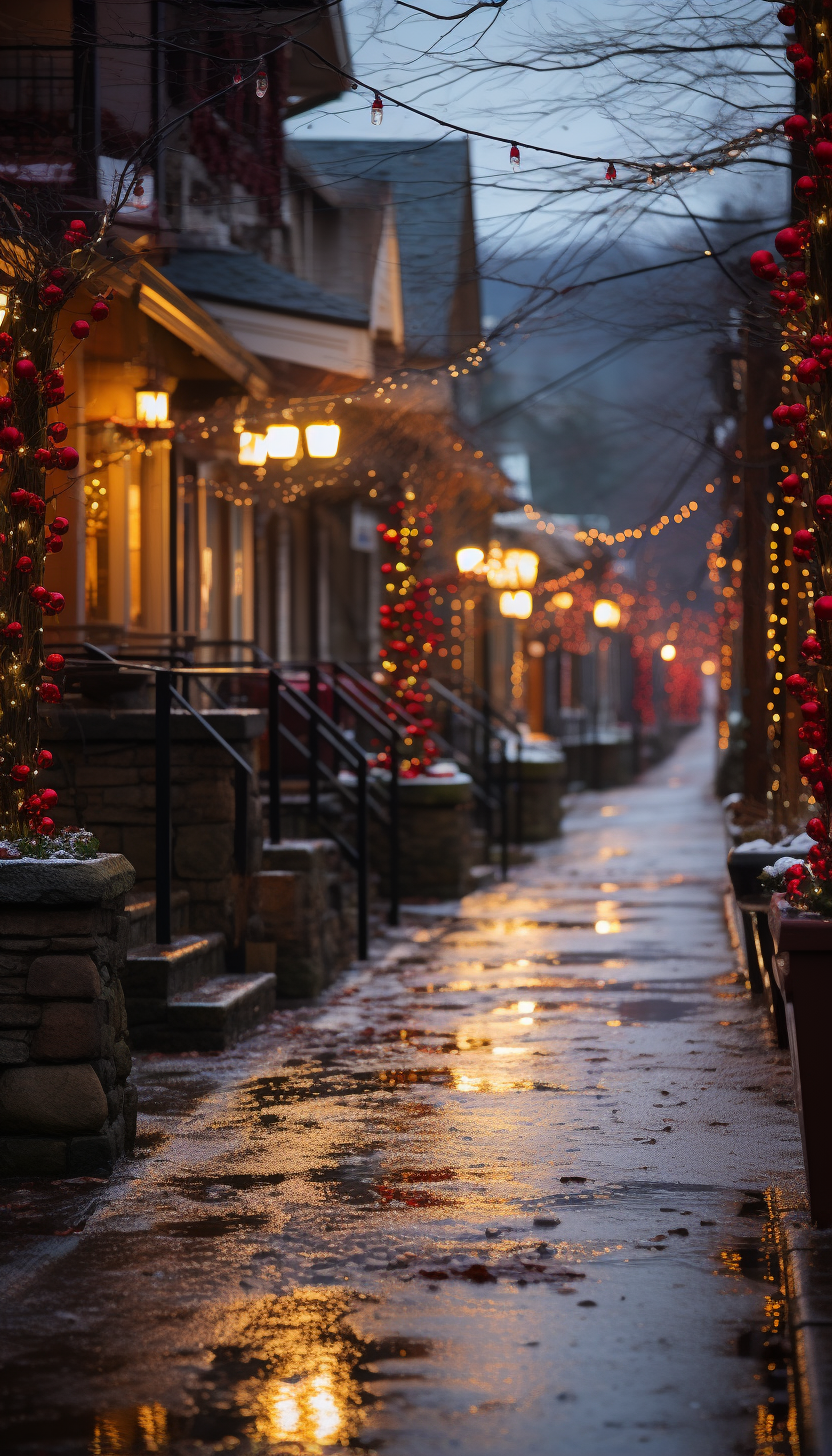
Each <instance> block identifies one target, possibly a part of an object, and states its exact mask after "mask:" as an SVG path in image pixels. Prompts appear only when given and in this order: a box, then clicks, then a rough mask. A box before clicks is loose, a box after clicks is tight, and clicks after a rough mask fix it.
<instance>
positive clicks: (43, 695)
mask: <svg viewBox="0 0 832 1456" xmlns="http://www.w3.org/2000/svg"><path fill="white" fill-rule="evenodd" d="M38 695H39V697H40V699H41V702H44V703H59V702H60V701H61V696H62V694H61V690H60V688H59V687H58V684H57V683H51V682H45V683H41V685H40V687H39V688H38Z"/></svg>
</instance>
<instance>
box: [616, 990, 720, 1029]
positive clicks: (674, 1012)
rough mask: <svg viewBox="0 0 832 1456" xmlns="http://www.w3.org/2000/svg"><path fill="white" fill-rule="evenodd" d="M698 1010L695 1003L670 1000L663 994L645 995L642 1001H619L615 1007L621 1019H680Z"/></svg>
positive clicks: (634, 1020)
mask: <svg viewBox="0 0 832 1456" xmlns="http://www.w3.org/2000/svg"><path fill="white" fill-rule="evenodd" d="M698 1010H699V1005H698V1004H697V1003H694V1004H691V1003H689V1002H688V1003H686V1002H683V1001H671V1000H670V998H669V997H665V996H645V997H644V999H643V1000H642V1001H621V1002H619V1005H618V1006H617V1007H616V1012H617V1015H618V1016H620V1017H621V1020H622V1021H627V1022H630V1023H637V1022H639V1021H681V1020H682V1019H683V1017H685V1016H692V1015H693V1014H694V1012H696V1011H698Z"/></svg>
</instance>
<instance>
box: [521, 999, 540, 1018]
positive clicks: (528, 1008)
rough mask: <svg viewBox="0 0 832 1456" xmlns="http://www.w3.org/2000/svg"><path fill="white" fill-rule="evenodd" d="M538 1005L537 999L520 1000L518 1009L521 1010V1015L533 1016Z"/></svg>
mask: <svg viewBox="0 0 832 1456" xmlns="http://www.w3.org/2000/svg"><path fill="white" fill-rule="evenodd" d="M536 1005H537V1002H536V1001H518V1002H517V1010H518V1011H519V1012H520V1015H521V1016H531V1014H532V1012H533V1011H534V1008H535V1006H536Z"/></svg>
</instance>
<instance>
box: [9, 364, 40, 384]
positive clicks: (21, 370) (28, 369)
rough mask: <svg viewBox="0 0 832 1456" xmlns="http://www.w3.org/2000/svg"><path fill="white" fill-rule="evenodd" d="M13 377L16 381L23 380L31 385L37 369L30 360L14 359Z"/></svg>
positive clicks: (36, 374)
mask: <svg viewBox="0 0 832 1456" xmlns="http://www.w3.org/2000/svg"><path fill="white" fill-rule="evenodd" d="M14 375H15V378H16V379H23V380H25V381H26V382H27V383H29V384H31V383H32V381H33V380H34V379H37V377H38V371H37V367H36V365H35V364H34V363H33V361H32V360H31V359H15V362H14Z"/></svg>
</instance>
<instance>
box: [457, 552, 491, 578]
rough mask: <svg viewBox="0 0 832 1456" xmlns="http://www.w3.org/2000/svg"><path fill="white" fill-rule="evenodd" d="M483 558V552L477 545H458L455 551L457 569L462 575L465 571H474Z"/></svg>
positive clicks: (480, 564)
mask: <svg viewBox="0 0 832 1456" xmlns="http://www.w3.org/2000/svg"><path fill="white" fill-rule="evenodd" d="M484 560H485V552H484V551H481V550H480V548H479V546H460V548H459V550H458V551H457V553H456V566H457V571H459V572H461V573H462V574H463V575H464V574H465V572H467V571H476V569H477V567H478V566H482V563H483V562H484Z"/></svg>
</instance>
